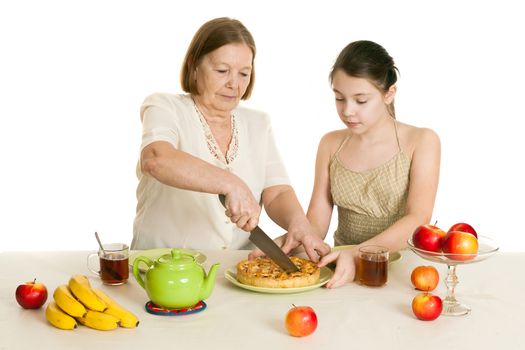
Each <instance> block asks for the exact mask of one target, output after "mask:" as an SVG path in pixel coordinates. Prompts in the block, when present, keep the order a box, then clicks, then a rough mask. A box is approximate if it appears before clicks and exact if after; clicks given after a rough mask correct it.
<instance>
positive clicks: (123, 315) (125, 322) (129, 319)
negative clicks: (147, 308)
mask: <svg viewBox="0 0 525 350" xmlns="http://www.w3.org/2000/svg"><path fill="white" fill-rule="evenodd" d="M93 291H94V292H95V294H96V295H97V297H99V299H101V300H102V301H103V302H105V303H106V305H107V306H108V308H107V309H106V310H104V313H105V314H108V315H113V316H115V317H117V318H118V319H119V320H120V326H121V327H125V328H135V327H137V326H138V325H139V319H138V318H137V316H135V315H134V314H133V313H132V312H131V311H129V310H127V309H125V308H124V307H122V306H121V305H120V304H118V303H117V302H116V301H115V300H113V299H111V297H109V296H108V295H107V294H106V293H104V292H103V291H102V290H101V289H98V288H93Z"/></svg>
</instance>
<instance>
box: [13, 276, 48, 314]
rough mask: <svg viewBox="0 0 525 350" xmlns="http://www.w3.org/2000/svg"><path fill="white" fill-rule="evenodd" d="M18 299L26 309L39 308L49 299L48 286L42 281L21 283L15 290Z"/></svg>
mask: <svg viewBox="0 0 525 350" xmlns="http://www.w3.org/2000/svg"><path fill="white" fill-rule="evenodd" d="M15 296H16V301H17V302H18V303H19V304H20V306H22V307H23V308H24V309H38V308H39V307H41V306H42V305H44V303H45V302H46V300H47V288H46V286H45V285H43V284H42V283H37V282H36V278H35V279H34V280H33V281H32V282H26V283H24V284H21V285H19V286H18V287H17V288H16V292H15Z"/></svg>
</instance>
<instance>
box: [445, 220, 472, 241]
mask: <svg viewBox="0 0 525 350" xmlns="http://www.w3.org/2000/svg"><path fill="white" fill-rule="evenodd" d="M451 231H461V232H467V233H472V234H473V235H474V236H475V237H476V238H478V234H477V233H476V230H474V227H472V226H470V225H469V224H465V223H464V222H459V223H457V224H454V225H452V227H450V229H449V230H448V232H451Z"/></svg>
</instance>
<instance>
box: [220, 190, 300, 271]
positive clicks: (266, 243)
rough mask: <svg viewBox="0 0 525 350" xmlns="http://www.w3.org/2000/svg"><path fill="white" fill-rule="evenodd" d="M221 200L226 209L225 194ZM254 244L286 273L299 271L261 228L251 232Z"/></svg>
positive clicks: (251, 239) (257, 227) (221, 196)
mask: <svg viewBox="0 0 525 350" xmlns="http://www.w3.org/2000/svg"><path fill="white" fill-rule="evenodd" d="M219 200H220V201H221V203H222V205H223V206H224V207H225V208H226V202H225V200H226V197H225V196H224V195H223V194H219ZM248 239H249V240H250V241H251V242H252V243H253V244H255V245H256V246H257V248H259V249H260V250H262V252H263V253H264V254H266V256H267V257H269V258H270V259H272V260H273V261H274V262H275V263H276V264H277V265H279V266H280V267H281V268H282V269H283V270H284V271H286V272H296V271H299V269H298V268H297V266H295V264H294V263H293V262H292V260H290V258H289V257H288V255H286V254H284V252H283V250H282V249H281V247H279V246H278V245H277V243H275V242H274V241H273V239H271V238H270V237H269V236H268V235H267V234H266V233H264V231H263V230H261V228H260V227H259V226H255V228H254V229H253V230H252V232H250V237H249V238H248Z"/></svg>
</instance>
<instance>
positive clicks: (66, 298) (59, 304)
mask: <svg viewBox="0 0 525 350" xmlns="http://www.w3.org/2000/svg"><path fill="white" fill-rule="evenodd" d="M53 299H54V300H53V301H52V302H50V303H49V304H48V306H47V308H46V319H47V320H48V321H49V323H51V324H52V325H53V326H55V327H57V328H60V329H74V328H76V327H77V322H78V323H80V324H82V325H85V326H87V327H90V328H94V329H98V330H111V329H115V328H117V327H119V326H120V327H125V328H135V327H137V326H138V324H139V320H138V318H137V317H136V316H135V315H134V314H133V313H131V312H130V311H128V310H127V309H125V308H124V307H122V306H121V305H119V304H118V303H117V302H116V301H115V300H113V299H112V298H110V297H109V296H108V295H107V294H106V293H104V292H103V291H102V290H100V289H96V288H92V287H91V285H90V283H89V280H88V279H87V277H86V276H84V275H80V274H76V275H73V276H72V277H71V278H70V279H69V283H68V284H63V285H60V286H58V287H57V288H56V289H55V291H54V293H53Z"/></svg>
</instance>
